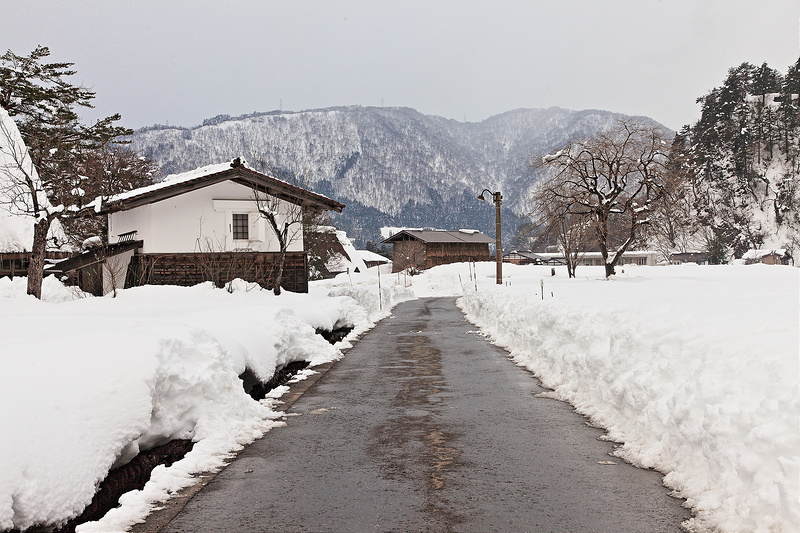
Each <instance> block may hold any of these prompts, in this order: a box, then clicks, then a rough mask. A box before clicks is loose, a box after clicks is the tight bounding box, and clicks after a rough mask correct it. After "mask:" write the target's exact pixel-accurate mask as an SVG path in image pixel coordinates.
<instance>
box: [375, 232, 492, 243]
mask: <svg viewBox="0 0 800 533" xmlns="http://www.w3.org/2000/svg"><path fill="white" fill-rule="evenodd" d="M400 233H405V234H406V235H410V236H411V237H414V238H415V239H419V240H420V241H422V242H440V243H454V242H455V243H458V242H469V243H493V242H495V241H494V239H492V238H491V237H489V236H487V235H484V234H483V233H481V232H479V231H476V232H474V233H466V232H462V231H445V230H403V231H401V232H399V233H395V234H394V235H392V236H391V237H389V238H388V239H386V240H385V241H383V242H395V241H397V240H398V239H395V237H399V235H400Z"/></svg>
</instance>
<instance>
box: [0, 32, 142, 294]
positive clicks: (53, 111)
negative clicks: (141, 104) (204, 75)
mask: <svg viewBox="0 0 800 533" xmlns="http://www.w3.org/2000/svg"><path fill="white" fill-rule="evenodd" d="M49 55H50V50H49V49H48V48H47V47H44V46H38V47H37V48H36V49H35V50H34V51H33V52H31V53H30V55H28V56H19V55H17V54H15V53H14V52H12V51H11V50H9V51H7V52H6V53H5V54H4V55H2V56H0V106H2V107H3V108H4V109H5V110H6V111H7V112H8V114H9V115H10V116H11V117H13V118H14V120H15V122H16V123H17V126H18V128H19V130H20V133H21V134H22V138H23V140H24V142H25V145H26V146H27V149H28V154H29V156H30V159H31V160H32V162H33V165H34V167H35V168H36V170H37V171H38V175H39V179H40V181H41V188H42V189H43V191H44V192H45V193H46V195H47V197H48V199H49V203H50V206H51V208H45V207H44V206H42V205H37V203H36V202H28V204H29V209H28V212H27V213H26V214H27V215H29V216H31V217H33V218H34V220H35V225H34V241H33V247H32V253H31V260H30V265H29V267H28V294H33V295H34V296H36V297H37V298H41V285H42V274H43V269H44V259H45V252H46V248H47V242H46V239H47V233H48V231H49V228H50V225H51V223H52V222H53V220H56V219H66V218H69V217H71V216H74V215H75V213H76V212H77V211H78V210H79V208H80V205H81V204H82V203H83V202H84V199H83V197H82V196H81V194H80V188H76V187H75V186H74V185H75V181H76V180H78V179H79V176H80V174H79V169H80V168H81V166H82V164H83V162H85V161H86V158H87V157H88V154H91V153H93V152H94V151H96V150H98V149H101V148H103V147H105V146H108V145H109V144H110V143H111V142H112V141H114V140H115V139H117V138H118V137H120V136H122V135H130V134H131V133H132V131H131V130H129V129H126V128H122V127H119V126H115V125H114V122H116V121H118V120H119V119H120V116H119V115H118V114H116V115H112V116H110V117H106V118H104V119H102V120H99V121H97V122H95V123H94V124H91V125H84V124H81V123H80V120H79V117H78V113H77V111H76V109H77V108H80V107H92V100H93V99H94V97H95V93H94V92H93V91H90V90H88V89H86V88H84V87H80V86H77V85H73V84H72V83H70V82H69V81H67V79H66V78H68V77H69V76H72V75H74V74H75V73H76V72H75V71H74V70H72V69H71V67H72V65H73V64H72V63H46V62H45V60H46V58H47V57H48V56H49ZM23 185H25V184H23ZM38 192H39V191H37V190H36V187H33V186H28V190H27V194H28V195H30V197H31V198H35V197H36V195H37V194H38Z"/></svg>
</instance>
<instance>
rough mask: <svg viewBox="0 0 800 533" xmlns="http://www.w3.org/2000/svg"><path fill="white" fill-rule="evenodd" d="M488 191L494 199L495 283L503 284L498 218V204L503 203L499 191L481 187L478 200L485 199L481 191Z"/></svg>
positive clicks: (501, 245)
mask: <svg viewBox="0 0 800 533" xmlns="http://www.w3.org/2000/svg"><path fill="white" fill-rule="evenodd" d="M485 192H488V193H489V194H491V195H492V199H493V200H494V223H495V229H494V232H495V233H494V234H495V244H494V257H495V260H496V261H497V274H496V278H497V284H498V285H502V284H503V237H502V235H501V226H502V224H501V218H500V205H501V204H502V203H503V195H502V194H500V191H497V192H492V191H490V190H489V189H483V191H481V194H480V195H479V196H478V200H482V201H484V202H485V201H486V198H484V196H483V193H485Z"/></svg>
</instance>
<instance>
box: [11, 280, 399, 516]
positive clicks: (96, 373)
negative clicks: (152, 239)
mask: <svg viewBox="0 0 800 533" xmlns="http://www.w3.org/2000/svg"><path fill="white" fill-rule="evenodd" d="M45 281H46V282H45V286H44V301H38V300H36V299H34V298H32V297H29V296H26V295H25V282H26V280H25V279H24V278H17V279H15V280H13V281H12V280H9V279H8V278H2V279H0V336H1V337H2V343H3V349H2V353H3V357H2V359H0V406H2V407H1V408H0V428H2V432H3V438H2V439H0V473H2V474H1V475H0V530H5V529H9V528H18V529H25V528H28V527H31V526H34V525H37V524H53V523H58V522H63V521H65V520H67V519H69V518H72V517H74V516H76V515H78V514H79V513H80V512H81V511H82V510H83V508H84V507H85V506H86V505H87V504H88V503H89V502H90V501H91V499H92V496H93V494H94V491H95V488H96V485H97V484H98V483H99V482H100V481H101V480H102V479H103V478H104V477H105V476H106V474H107V472H108V471H109V469H110V468H112V467H113V466H115V465H116V464H121V463H123V462H125V461H126V460H128V459H130V458H131V457H132V456H134V455H135V454H136V453H137V452H138V450H139V449H147V448H151V447H153V446H157V445H160V444H164V443H165V442H167V441H169V440H171V439H176V438H182V439H192V440H193V441H195V443H196V444H195V446H194V448H193V449H192V451H191V452H189V454H187V455H186V457H185V458H184V459H182V460H180V461H178V462H176V463H174V464H173V465H172V466H171V467H169V468H166V467H163V466H162V467H157V468H156V470H154V472H153V475H152V477H151V480H150V482H149V483H148V484H147V485H146V486H145V488H144V489H143V490H142V491H132V492H129V493H128V494H126V495H124V496H123V498H122V503H123V505H122V506H121V507H120V508H118V509H114V510H112V511H111V512H110V513H108V514H107V515H106V517H105V518H104V519H103V520H102V521H100V522H94V523H89V524H85V525H83V526H80V527H79V528H78V530H79V531H121V530H124V529H125V528H126V527H128V526H130V525H131V524H133V523H135V522H136V521H138V520H140V519H141V518H142V517H144V516H145V515H146V513H147V512H148V510H149V509H150V508H151V507H152V505H153V504H154V503H157V502H159V501H163V500H164V499H166V498H167V497H168V495H169V494H170V493H173V492H175V491H176V490H178V489H180V488H182V487H184V486H187V485H189V484H191V483H192V481H193V475H194V474H197V473H199V472H203V471H209V470H213V469H215V468H219V467H220V466H221V465H222V464H223V463H224V461H225V459H226V458H227V457H229V456H230V454H231V453H232V452H234V451H236V450H238V449H240V448H241V447H242V446H243V445H245V444H247V443H249V442H252V441H253V440H254V439H256V438H258V437H260V436H261V435H263V434H264V433H265V432H266V431H268V430H269V429H270V428H272V427H275V426H276V425H279V424H281V422H279V421H277V419H278V418H279V417H280V413H279V412H277V411H276V410H275V409H278V408H279V407H277V406H275V405H274V400H264V401H261V402H258V401H255V400H253V399H252V398H250V396H248V395H246V394H245V392H244V390H243V387H242V381H241V380H240V379H239V375H240V374H241V373H242V372H243V371H244V370H245V369H246V368H249V369H250V370H251V371H252V372H253V373H254V374H255V375H257V376H258V377H259V378H260V379H262V380H264V381H267V380H268V379H269V378H270V377H271V376H272V375H273V373H274V371H275V369H276V368H277V367H280V366H282V365H284V364H286V363H288V362H291V361H310V362H311V363H312V364H318V363H322V362H326V361H331V360H334V359H337V358H338V357H340V356H341V349H342V348H344V347H346V346H348V344H347V339H346V340H345V341H343V342H342V343H339V344H338V345H336V346H331V345H330V344H329V343H328V342H326V341H325V340H324V339H323V338H322V337H321V336H319V335H317V334H315V329H316V328H322V329H328V330H332V329H334V328H336V327H339V326H344V325H349V326H354V327H355V330H354V332H353V333H351V335H357V334H359V333H361V332H363V331H364V330H366V329H368V328H369V327H371V325H372V324H374V323H375V321H376V320H378V319H379V318H381V317H382V316H385V315H386V314H388V308H389V307H390V306H391V304H392V303H393V301H394V300H396V299H398V298H400V299H402V298H404V297H405V298H408V297H411V296H410V294H407V291H405V292H404V290H396V289H394V288H391V287H390V288H389V289H386V290H384V307H385V309H384V310H381V309H380V308H379V305H378V298H377V291H376V289H375V287H371V286H367V287H363V288H360V289H359V288H348V289H339V292H340V293H342V295H341V296H335V295H334V296H333V297H329V296H328V290H327V289H325V288H323V287H319V288H314V289H313V291H312V294H293V293H288V292H285V293H284V294H283V295H281V296H280V297H275V296H273V295H272V293H271V292H268V291H262V290H259V289H258V288H256V287H254V286H252V285H251V286H248V285H246V284H244V283H242V282H239V283H236V284H235V285H234V289H235V290H234V291H233V292H227V291H225V290H222V289H214V288H212V287H211V285H210V284H203V285H198V286H196V287H191V288H183V287H154V286H147V287H139V288H135V289H128V290H124V291H119V293H118V296H117V297H116V298H111V297H106V298H91V297H85V295H83V296H84V297H81V295H76V294H75V293H74V292H72V291H71V290H69V289H66V288H64V287H63V286H62V285H61V284H60V283H59V282H57V281H55V280H54V279H53V278H52V277H51V278H48V279H46V280H45ZM332 285H335V283H332ZM345 293H346V294H345Z"/></svg>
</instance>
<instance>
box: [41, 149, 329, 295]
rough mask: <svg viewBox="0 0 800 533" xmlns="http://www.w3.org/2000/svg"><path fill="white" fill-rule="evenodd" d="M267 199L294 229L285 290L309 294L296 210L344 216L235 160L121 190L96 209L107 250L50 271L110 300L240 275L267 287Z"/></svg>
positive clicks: (274, 247) (270, 267)
mask: <svg viewBox="0 0 800 533" xmlns="http://www.w3.org/2000/svg"><path fill="white" fill-rule="evenodd" d="M256 195H258V196H259V198H260V200H259V201H260V202H261V206H260V207H261V208H262V210H263V209H264V202H269V210H270V211H271V212H274V213H275V216H276V219H277V223H278V226H279V227H282V226H283V224H284V223H285V222H287V221H296V222H294V223H293V224H292V225H291V226H290V230H289V239H288V242H289V245H288V248H287V252H286V257H285V263H284V272H283V282H282V283H281V286H282V287H283V288H285V289H287V290H290V291H293V292H308V257H307V253H306V250H305V247H304V242H303V227H302V223H301V222H300V220H301V218H300V210H308V209H311V210H332V211H337V212H341V211H342V209H343V208H344V205H342V204H340V203H338V202H335V201H333V200H331V199H329V198H327V197H325V196H322V195H319V194H316V193H313V192H311V191H308V190H305V189H302V188H300V187H296V186H294V185H291V184H289V183H286V182H284V181H281V180H278V179H275V178H272V177H270V176H267V175H265V174H261V173H259V172H256V171H254V170H252V169H250V168H248V167H247V166H245V165H244V164H242V163H241V162H240V160H239V159H235V160H234V161H233V162H229V163H224V164H219V165H210V166H207V167H203V168H200V169H197V170H194V171H191V172H187V173H184V174H177V175H173V176H169V177H167V179H165V180H164V181H163V182H161V183H157V184H155V185H150V186H147V187H142V188H140V189H135V190H132V191H129V192H126V193H123V194H120V195H118V196H116V197H114V198H111V199H110V200H108V201H106V202H105V203H104V204H102V205H101V206H98V211H99V213H100V214H101V215H102V216H106V217H107V222H108V224H107V225H108V241H107V242H108V243H110V244H108V245H106V246H103V247H101V248H100V249H94V250H89V251H87V252H85V253H84V254H82V255H80V256H77V257H74V258H71V259H69V260H67V261H65V262H63V263H59V264H57V265H54V267H53V268H51V269H50V271H51V272H53V273H60V274H62V275H64V274H65V275H71V276H73V278H75V279H76V281H78V282H79V284H80V285H81V286H82V288H84V290H89V291H90V292H93V293H95V294H98V293H99V294H107V293H108V292H111V291H112V290H114V289H115V288H123V287H131V286H137V285H144V284H153V285H185V286H188V285H195V284H197V283H201V282H204V281H213V282H214V283H215V284H216V285H218V286H222V285H224V284H225V283H226V282H228V281H230V280H232V279H235V278H242V279H244V280H246V281H252V282H256V283H259V284H260V285H262V286H263V287H266V288H271V287H272V286H273V284H274V279H275V275H276V273H277V266H278V260H279V257H280V247H279V244H278V239H277V237H276V235H275V232H274V231H273V229H272V227H271V225H270V224H269V223H268V222H267V220H266V219H265V218H264V216H262V215H261V214H260V213H259V205H258V204H257V202H256V199H255V198H256Z"/></svg>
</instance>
